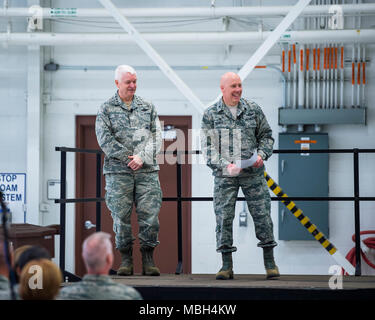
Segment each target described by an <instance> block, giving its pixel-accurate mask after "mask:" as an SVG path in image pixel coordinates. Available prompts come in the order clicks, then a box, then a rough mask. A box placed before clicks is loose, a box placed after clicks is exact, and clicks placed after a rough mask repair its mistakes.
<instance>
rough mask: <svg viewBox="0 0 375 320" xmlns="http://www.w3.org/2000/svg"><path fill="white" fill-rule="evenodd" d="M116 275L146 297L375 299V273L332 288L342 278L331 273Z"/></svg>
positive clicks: (347, 279) (195, 298) (181, 298)
mask: <svg viewBox="0 0 375 320" xmlns="http://www.w3.org/2000/svg"><path fill="white" fill-rule="evenodd" d="M112 278H113V280H114V281H116V282H119V283H123V284H126V285H130V286H133V287H134V288H136V289H137V290H138V291H139V292H140V293H141V294H142V296H143V298H144V299H145V300H158V301H172V300H194V301H197V300H210V301H212V300H232V301H233V300H236V301H241V300H254V301H260V300H267V301H276V300H284V301H286V300H304V301H314V300H343V301H344V300H345V301H348V300H351V301H360V300H375V276H360V277H358V276H344V277H342V278H341V279H342V289H340V288H337V289H331V288H330V283H331V285H332V283H333V284H334V285H336V286H337V284H338V282H337V281H341V280H340V279H337V278H332V276H330V275H282V276H281V277H280V278H278V279H276V280H266V279H265V275H259V274H257V275H244V274H241V275H235V278H234V280H216V279H215V275H214V274H212V275H211V274H204V275H202V274H194V275H191V274H190V275H187V274H181V275H172V274H162V275H161V276H160V277H146V276H141V275H134V276H131V277H119V276H113V277H112ZM333 280H334V281H333Z"/></svg>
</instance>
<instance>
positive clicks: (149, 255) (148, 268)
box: [141, 247, 160, 276]
mask: <svg viewBox="0 0 375 320" xmlns="http://www.w3.org/2000/svg"><path fill="white" fill-rule="evenodd" d="M141 253H142V275H144V276H160V270H159V268H158V267H156V266H155V263H154V258H153V255H154V248H153V247H141Z"/></svg>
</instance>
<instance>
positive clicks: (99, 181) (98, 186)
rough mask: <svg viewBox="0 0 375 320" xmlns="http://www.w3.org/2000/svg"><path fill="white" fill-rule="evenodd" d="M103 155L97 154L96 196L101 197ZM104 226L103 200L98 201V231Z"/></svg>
mask: <svg viewBox="0 0 375 320" xmlns="http://www.w3.org/2000/svg"><path fill="white" fill-rule="evenodd" d="M101 167H102V155H101V154H100V153H97V154H96V197H97V198H98V199H99V198H101V194H102V175H101ZM101 227H102V203H101V201H97V202H96V231H100V230H101Z"/></svg>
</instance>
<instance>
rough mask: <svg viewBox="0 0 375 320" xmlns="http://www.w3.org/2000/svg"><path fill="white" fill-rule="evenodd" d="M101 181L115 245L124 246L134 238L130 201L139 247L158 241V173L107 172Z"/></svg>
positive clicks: (120, 247)
mask: <svg viewBox="0 0 375 320" xmlns="http://www.w3.org/2000/svg"><path fill="white" fill-rule="evenodd" d="M105 181H106V187H105V189H106V195H105V199H106V204H107V207H108V209H109V210H110V211H111V215H112V218H113V231H114V232H115V234H116V237H115V242H116V248H117V249H122V248H125V247H126V246H128V245H129V244H132V243H133V241H134V240H135V237H134V236H133V234H132V227H131V213H132V209H133V204H134V205H135V209H136V213H137V220H138V224H139V234H138V237H139V242H140V244H141V246H148V247H156V246H157V245H158V244H159V241H158V233H159V217H158V215H159V211H160V207H161V202H162V191H161V188H160V182H159V172H158V171H153V172H147V173H146V172H143V173H141V172H140V173H108V174H106V175H105Z"/></svg>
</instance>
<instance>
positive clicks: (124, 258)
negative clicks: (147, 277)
mask: <svg viewBox="0 0 375 320" xmlns="http://www.w3.org/2000/svg"><path fill="white" fill-rule="evenodd" d="M119 251H120V253H121V264H120V267H119V268H118V270H117V275H119V276H131V275H133V274H134V266H133V246H131V245H130V246H127V247H125V248H122V249H119Z"/></svg>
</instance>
